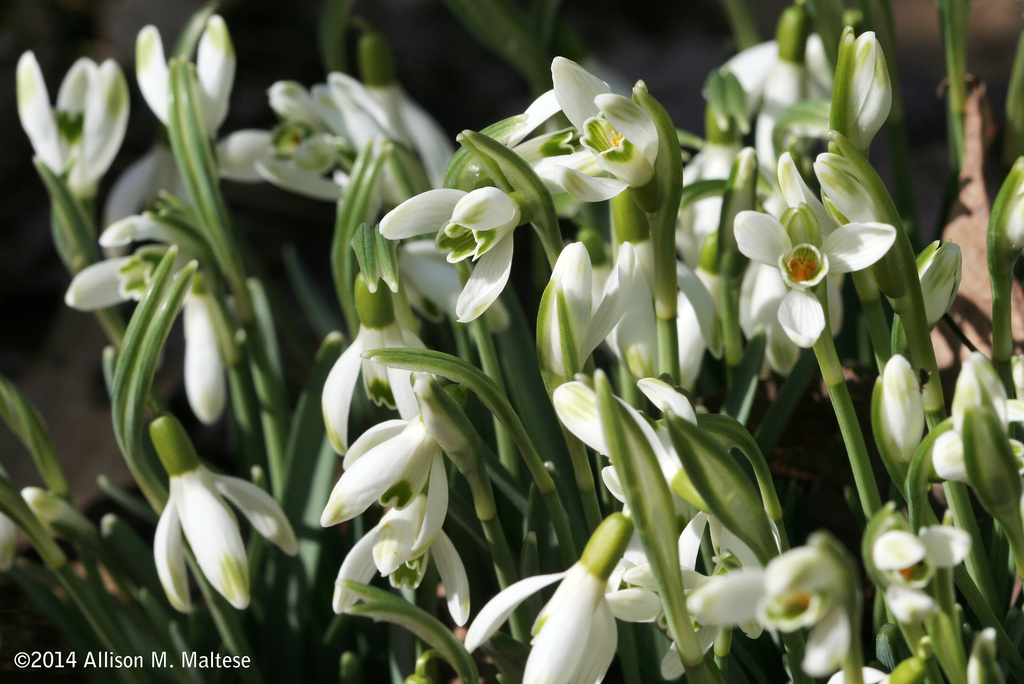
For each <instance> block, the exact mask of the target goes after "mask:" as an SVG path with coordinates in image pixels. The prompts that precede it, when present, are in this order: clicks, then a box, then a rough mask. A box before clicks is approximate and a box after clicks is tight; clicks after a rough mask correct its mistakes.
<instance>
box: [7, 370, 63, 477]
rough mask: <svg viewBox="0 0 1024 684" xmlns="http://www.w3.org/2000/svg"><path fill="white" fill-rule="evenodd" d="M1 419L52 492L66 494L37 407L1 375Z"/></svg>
mask: <svg viewBox="0 0 1024 684" xmlns="http://www.w3.org/2000/svg"><path fill="white" fill-rule="evenodd" d="M0 419H2V420H3V421H4V422H5V423H6V424H7V427H9V428H10V429H11V432H13V433H14V434H15V436H17V438H18V439H19V440H21V443H22V444H24V445H25V448H26V449H28V452H29V453H30V454H31V455H32V460H33V461H35V464H36V468H37V469H38V470H39V474H40V475H41V476H42V478H43V481H44V482H46V486H47V487H48V488H49V490H50V491H51V492H53V493H54V494H56V495H57V496H61V497H66V496H67V495H68V483H67V481H66V480H65V479H64V473H63V472H62V471H61V469H60V463H58V462H57V454H55V453H54V451H53V443H52V442H50V432H49V430H47V428H46V422H45V421H44V420H43V416H42V415H41V414H40V413H39V409H37V408H36V407H35V406H33V405H32V403H31V402H30V401H29V400H28V399H27V398H26V397H25V396H24V395H23V394H22V393H21V392H20V391H18V388H17V387H15V386H14V383H12V382H11V381H10V380H8V379H7V378H5V377H4V376H2V375H0Z"/></svg>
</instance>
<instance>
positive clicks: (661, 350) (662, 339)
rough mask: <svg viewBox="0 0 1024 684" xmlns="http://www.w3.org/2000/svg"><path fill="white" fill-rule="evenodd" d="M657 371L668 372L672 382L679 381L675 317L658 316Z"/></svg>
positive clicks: (677, 337)
mask: <svg viewBox="0 0 1024 684" xmlns="http://www.w3.org/2000/svg"><path fill="white" fill-rule="evenodd" d="M658 372H659V373H668V374H669V376H671V378H672V380H673V381H674V382H679V381H680V380H681V378H680V377H679V373H680V371H679V329H678V328H677V327H676V317H675V316H672V317H671V318H661V317H660V316H659V317H658Z"/></svg>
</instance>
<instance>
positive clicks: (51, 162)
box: [17, 51, 128, 197]
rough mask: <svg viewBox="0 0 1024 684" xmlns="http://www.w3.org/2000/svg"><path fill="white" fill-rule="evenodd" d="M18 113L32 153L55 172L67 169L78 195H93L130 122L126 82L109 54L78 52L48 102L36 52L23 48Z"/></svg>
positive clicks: (19, 63) (61, 173) (18, 72)
mask: <svg viewBox="0 0 1024 684" xmlns="http://www.w3.org/2000/svg"><path fill="white" fill-rule="evenodd" d="M17 92H18V116H19V118H20V119H21V125H22V127H23V128H24V129H25V133H27V134H28V138H29V141H30V142H31V143H32V149H33V150H35V153H36V156H38V157H39V159H40V160H41V161H42V162H43V163H44V164H45V165H46V166H47V168H49V169H50V170H51V171H53V172H54V173H55V174H57V175H58V176H59V175H63V174H64V173H67V181H68V186H69V187H70V188H71V190H72V192H74V193H75V194H76V195H77V196H79V197H93V196H94V195H95V194H96V185H97V183H98V182H99V180H100V178H102V177H103V174H104V173H106V172H107V169H108V168H110V163H111V162H112V161H114V157H115V156H116V155H117V151H118V150H119V149H120V148H121V142H122V141H123V140H124V133H125V129H126V128H127V126H128V84H127V82H126V81H125V78H124V74H123V73H121V67H119V66H118V65H117V63H116V62H115V61H114V60H112V59H108V60H106V61H104V62H103V64H100V65H97V64H96V63H95V62H94V61H92V60H91V59H88V58H86V57H82V58H81V59H79V60H78V61H77V62H75V63H74V64H73V65H72V67H71V69H70V70H69V71H68V73H67V75H66V76H65V77H64V81H63V83H61V87H60V91H59V92H58V93H57V104H56V106H51V104H50V96H49V93H48V92H47V90H46V82H45V81H44V80H43V72H42V70H41V69H40V68H39V63H38V62H37V61H36V57H35V54H34V53H32V52H31V51H29V52H26V53H24V54H23V55H22V56H21V58H20V59H19V60H18V70H17Z"/></svg>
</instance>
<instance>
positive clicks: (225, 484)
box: [149, 414, 298, 612]
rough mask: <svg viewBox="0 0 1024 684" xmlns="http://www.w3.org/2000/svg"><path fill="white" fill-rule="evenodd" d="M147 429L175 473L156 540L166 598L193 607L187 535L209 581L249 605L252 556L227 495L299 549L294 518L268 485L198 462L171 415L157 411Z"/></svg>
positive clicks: (262, 529)
mask: <svg viewBox="0 0 1024 684" xmlns="http://www.w3.org/2000/svg"><path fill="white" fill-rule="evenodd" d="M149 430H150V435H151V437H152V439H153V445H154V446H155V447H156V451H157V455H158V456H159V457H160V461H161V463H163V465H164V469H165V470H166V471H167V474H168V475H169V476H170V497H169V498H168V499H167V504H166V505H165V507H164V510H163V513H161V515H160V522H159V523H158V524H157V527H156V536H155V538H154V540H153V550H154V553H155V555H156V568H157V573H158V574H159V576H160V582H161V584H163V587H164V591H165V592H166V593H167V598H168V600H169V601H170V602H171V605H173V606H174V607H175V608H177V609H178V610H180V611H182V612H189V611H190V610H191V608H192V600H191V598H190V597H189V592H188V580H187V578H186V575H185V547H184V544H183V543H182V536H184V538H185V539H187V540H188V542H189V546H190V547H191V548H192V552H193V553H194V554H195V558H196V562H197V563H198V564H199V568H200V570H202V571H203V574H204V575H205V576H206V579H208V580H209V581H210V584H212V585H213V587H214V588H215V589H216V590H217V591H218V592H219V593H220V594H221V595H222V596H223V597H224V598H225V599H227V600H228V602H229V603H230V604H231V605H233V606H234V607H235V608H239V609H243V608H245V607H246V606H248V605H249V562H248V559H247V557H246V552H245V546H244V545H243V544H242V537H241V533H240V532H239V529H238V522H237V520H236V519H235V516H234V515H233V514H232V513H231V511H230V510H229V509H228V506H227V504H226V503H225V501H224V499H227V500H228V501H230V502H231V503H233V504H234V505H235V506H236V507H237V508H238V509H239V510H240V511H241V512H242V513H243V514H244V515H245V517H246V518H248V520H249V523H250V524H251V525H252V526H253V528H254V529H255V530H257V531H258V532H259V533H260V534H261V535H262V536H264V537H265V538H266V539H268V540H269V541H272V542H273V543H274V544H276V545H277V546H278V547H279V548H280V549H281V550H282V551H284V552H285V553H286V554H288V555H295V553H296V552H297V550H298V542H297V541H296V539H295V532H294V531H293V530H292V527H291V524H290V523H289V522H288V520H287V518H285V516H284V513H283V512H282V511H281V507H280V506H279V505H278V504H277V502H276V501H274V499H273V497H271V496H270V494H268V493H267V492H265V491H264V490H262V489H260V488H259V487H257V486H256V485H254V484H252V483H251V482H247V481H245V480H242V479H240V478H237V477H228V476H226V475H217V474H215V473H212V472H210V470H208V469H207V468H206V467H205V466H203V465H202V464H200V463H199V457H198V456H197V455H196V453H195V449H194V447H193V446H192V442H191V440H190V439H189V437H188V434H187V433H186V432H185V429H184V428H183V427H182V425H181V423H179V422H178V421H177V419H175V418H174V417H173V416H171V415H169V414H163V415H161V416H159V417H157V418H156V419H155V420H154V421H153V422H152V423H150V428H149Z"/></svg>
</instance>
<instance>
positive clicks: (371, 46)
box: [358, 31, 397, 88]
mask: <svg viewBox="0 0 1024 684" xmlns="http://www.w3.org/2000/svg"><path fill="white" fill-rule="evenodd" d="M358 50H359V73H360V75H361V76H362V77H363V83H365V84H366V85H367V87H370V88H382V87H384V86H389V85H392V84H393V83H395V82H396V81H397V79H396V78H395V56H394V55H393V54H392V53H391V46H390V45H388V41H387V39H385V38H384V36H383V35H381V34H380V33H378V32H376V31H367V32H365V33H364V34H363V35H362V36H360V37H359V47H358Z"/></svg>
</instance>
